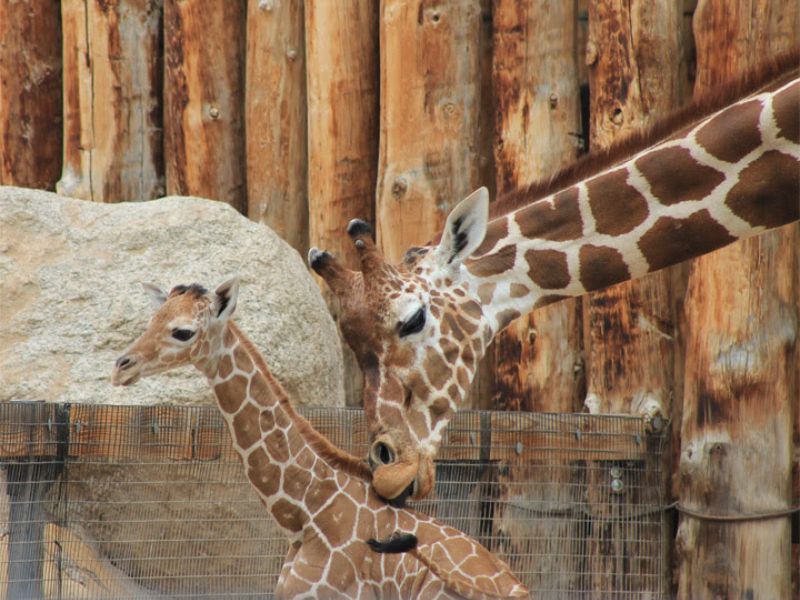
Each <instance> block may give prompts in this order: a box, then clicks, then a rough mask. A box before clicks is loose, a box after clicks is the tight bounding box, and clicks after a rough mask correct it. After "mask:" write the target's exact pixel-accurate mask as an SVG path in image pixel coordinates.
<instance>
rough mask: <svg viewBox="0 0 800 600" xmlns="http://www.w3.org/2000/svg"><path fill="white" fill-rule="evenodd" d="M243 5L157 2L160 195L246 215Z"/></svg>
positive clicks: (213, 0) (228, 0)
mask: <svg viewBox="0 0 800 600" xmlns="http://www.w3.org/2000/svg"><path fill="white" fill-rule="evenodd" d="M244 2H245V0H166V1H165V2H164V56H165V61H166V65H165V70H164V148H165V157H166V172H167V192H168V193H169V194H188V195H192V196H201V197H204V198H211V199H213V200H221V201H223V202H227V203H229V204H230V205H231V206H233V207H234V208H236V210H239V211H241V212H245V211H246V189H245V164H244V129H243V127H244V118H243V114H244V38H245V22H244V16H245V3H244Z"/></svg>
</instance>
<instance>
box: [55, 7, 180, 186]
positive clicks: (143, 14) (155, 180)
mask: <svg viewBox="0 0 800 600" xmlns="http://www.w3.org/2000/svg"><path fill="white" fill-rule="evenodd" d="M61 18H62V30H63V41H64V46H63V47H64V56H63V60H64V164H63V171H62V175H61V179H60V181H59V182H58V183H57V184H56V189H57V190H58V192H59V193H61V194H64V195H66V196H72V197H75V198H83V199H86V200H95V201H98V202H119V201H123V200H147V199H149V198H154V197H156V196H159V195H162V194H163V191H164V184H163V155H162V129H161V127H162V125H161V117H160V115H161V113H160V110H159V102H160V97H161V81H162V79H161V78H162V62H161V54H160V48H161V43H160V42H161V0H119V2H116V3H109V2H102V1H101V0H64V1H63V2H62V3H61Z"/></svg>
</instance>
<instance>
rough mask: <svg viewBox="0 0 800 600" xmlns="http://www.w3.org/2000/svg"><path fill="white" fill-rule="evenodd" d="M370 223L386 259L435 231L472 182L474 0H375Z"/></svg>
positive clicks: (477, 26) (476, 95)
mask: <svg viewBox="0 0 800 600" xmlns="http://www.w3.org/2000/svg"><path fill="white" fill-rule="evenodd" d="M380 27H381V44H382V46H381V86H380V90H381V91H380V94H381V109H382V110H381V120H380V150H379V156H380V158H379V166H378V191H377V204H376V221H377V229H378V239H379V243H380V245H381V247H382V249H383V251H384V253H385V254H386V256H387V258H388V259H390V260H393V261H394V260H398V259H399V258H400V257H401V256H402V254H403V252H405V250H406V249H407V248H408V246H410V245H412V244H421V243H425V242H427V241H429V240H430V239H431V238H432V237H433V236H435V235H436V234H437V233H439V231H441V228H442V226H443V224H444V220H445V218H446V216H447V213H448V212H449V209H450V208H451V207H452V206H454V205H455V203H456V202H458V201H459V200H461V199H462V198H463V197H464V196H466V195H467V194H469V193H470V192H472V191H473V190H474V189H475V188H477V187H478V186H479V185H480V184H481V183H482V182H481V181H480V178H479V174H480V166H481V165H480V156H481V149H480V145H479V138H478V136H479V131H480V127H479V114H478V111H479V108H480V106H481V98H480V93H481V82H480V73H481V65H480V60H481V47H480V43H479V40H480V39H481V36H480V34H481V2H480V1H479V0H448V1H444V2H440V3H437V4H432V3H429V2H425V1H424V0H382V2H381V19H380Z"/></svg>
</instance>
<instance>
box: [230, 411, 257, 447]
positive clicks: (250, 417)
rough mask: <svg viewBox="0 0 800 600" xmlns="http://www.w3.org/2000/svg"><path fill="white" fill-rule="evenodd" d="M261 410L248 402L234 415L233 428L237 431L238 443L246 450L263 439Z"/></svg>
mask: <svg viewBox="0 0 800 600" xmlns="http://www.w3.org/2000/svg"><path fill="white" fill-rule="evenodd" d="M259 412H260V411H259V410H258V409H257V408H256V407H255V406H253V405H252V404H246V405H245V407H244V408H243V409H242V410H241V411H239V413H238V414H237V415H236V416H235V417H233V430H234V432H235V433H236V443H237V444H238V445H239V447H240V448H242V449H243V450H246V449H247V448H250V447H251V446H252V445H253V444H255V443H256V442H258V441H260V440H261V428H260V426H259Z"/></svg>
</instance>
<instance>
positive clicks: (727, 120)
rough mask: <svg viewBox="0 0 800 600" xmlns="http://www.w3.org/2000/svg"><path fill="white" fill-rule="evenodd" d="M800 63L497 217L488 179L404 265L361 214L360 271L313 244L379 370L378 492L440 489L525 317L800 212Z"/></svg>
mask: <svg viewBox="0 0 800 600" xmlns="http://www.w3.org/2000/svg"><path fill="white" fill-rule="evenodd" d="M798 65H800V51H794V52H792V53H790V54H787V55H785V56H783V57H781V58H780V59H779V60H777V61H775V63H773V64H770V65H767V66H765V67H764V68H762V70H761V72H759V73H757V74H753V75H751V76H749V77H746V78H744V80H743V81H741V82H740V83H739V84H737V85H735V86H730V87H728V88H726V89H725V90H721V91H720V92H719V93H718V94H716V95H715V96H714V97H710V98H700V99H697V100H696V101H694V102H693V103H691V104H690V105H689V106H687V107H686V108H683V109H681V110H679V111H677V112H676V113H674V114H672V115H670V116H668V117H667V118H666V119H664V120H663V121H661V122H660V123H657V124H656V125H655V126H654V127H653V128H651V129H650V130H649V131H648V132H646V133H644V134H640V135H639V136H636V137H633V138H631V139H628V140H626V141H623V142H622V143H619V144H617V145H616V146H614V147H612V148H610V149H609V150H608V151H606V152H605V153H603V154H601V155H599V156H591V155H590V156H589V157H587V158H586V159H584V160H582V161H579V162H578V163H576V165H574V166H573V167H571V168H569V169H567V170H566V171H564V172H563V173H561V174H559V175H558V176H557V177H556V178H554V179H553V180H552V181H550V182H547V183H545V184H539V185H532V186H530V187H529V188H526V189H522V190H518V191H516V192H513V193H511V194H509V195H507V196H506V197H505V198H504V199H501V200H500V201H498V202H497V203H496V204H495V208H494V214H496V215H499V216H496V217H495V218H493V219H491V220H489V218H488V216H487V212H488V200H489V199H488V193H487V191H486V189H484V188H482V189H480V190H478V191H476V192H474V193H473V194H472V195H471V196H469V197H468V198H466V199H465V200H463V201H462V202H461V203H460V204H459V205H457V206H456V207H455V208H454V209H453V211H452V212H451V213H450V215H449V217H448V218H447V221H446V223H445V226H444V230H443V232H442V236H441V241H440V242H439V243H438V244H436V245H430V246H426V247H421V248H411V249H410V250H408V252H407V253H406V255H405V257H404V259H403V260H402V261H401V262H400V263H399V264H397V265H390V264H388V263H386V262H385V261H384V260H383V258H382V257H381V255H380V253H379V251H378V249H377V248H376V247H375V244H374V242H373V240H372V233H371V229H370V227H369V226H368V225H367V224H366V223H364V222H362V221H353V222H351V223H350V225H349V226H348V234H349V235H350V237H351V238H352V239H353V241H354V243H355V246H356V248H357V249H358V252H359V255H360V261H361V269H360V271H350V270H347V269H345V268H344V267H342V266H341V265H339V264H338V263H337V262H336V260H335V258H334V257H333V256H331V255H330V254H328V253H327V252H320V251H319V250H317V249H315V248H312V250H311V251H310V252H309V264H310V266H311V268H313V269H314V270H315V271H316V272H317V273H318V274H319V275H320V276H322V277H323V278H324V279H325V280H326V282H327V283H328V285H329V287H330V288H331V290H332V291H333V292H334V294H335V295H337V296H338V297H339V299H340V301H341V314H340V326H341V329H342V332H343V335H344V337H345V339H346V340H347V342H348V343H349V345H350V346H351V347H352V348H353V350H354V352H355V354H356V356H357V358H358V360H359V363H360V365H361V368H362V370H363V371H364V379H365V383H364V406H365V409H366V412H367V418H368V422H369V428H370V435H371V446H370V451H369V461H370V465H371V467H372V470H373V486H374V487H375V489H376V491H377V492H378V494H380V495H381V496H382V497H384V498H387V499H397V500H399V501H402V500H403V499H405V498H406V497H407V496H409V495H410V496H411V497H414V498H420V497H424V496H425V495H427V494H428V493H429V491H430V489H431V487H432V484H433V477H434V469H433V458H434V457H435V455H436V453H437V451H438V447H439V444H440V442H441V435H442V431H443V430H444V428H445V427H446V425H447V423H448V421H449V419H450V418H451V416H452V414H453V412H454V411H456V410H457V409H458V408H459V406H460V404H461V401H462V399H463V398H464V397H465V396H466V394H467V391H468V389H469V386H470V383H471V382H472V379H473V376H474V374H475V370H476V367H477V364H478V360H479V359H480V358H481V357H482V356H483V354H484V352H485V350H486V347H487V345H488V344H489V342H491V340H492V339H493V338H494V336H495V335H497V333H498V332H499V331H501V330H502V329H503V328H505V327H506V326H507V325H508V324H509V323H510V322H511V321H512V320H513V319H515V318H516V317H518V316H520V315H522V314H525V313H527V312H530V311H531V310H532V309H534V308H536V307H539V306H543V305H545V304H547V303H550V302H553V301H555V300H558V299H560V298H563V297H567V296H577V295H581V294H585V293H587V292H590V291H593V290H598V289H601V288H604V287H607V286H609V285H612V284H614V283H618V282H620V281H624V280H628V279H632V278H636V277H640V276H642V275H644V274H646V273H648V272H651V271H655V270H658V269H661V268H664V267H667V266H669V265H672V264H676V263H679V262H681V261H684V260H686V259H688V258H692V257H694V256H698V255H700V254H704V253H706V252H710V251H711V250H714V249H716V248H720V247H722V246H725V245H727V244H729V243H731V242H733V241H734V240H736V239H740V238H745V237H748V236H751V235H754V234H757V233H760V232H762V231H765V230H767V229H770V228H773V227H777V226H779V225H783V224H786V223H790V222H792V221H796V220H797V219H798V211H799V209H798V205H800V79H798V77H800V68H799V67H798Z"/></svg>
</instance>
